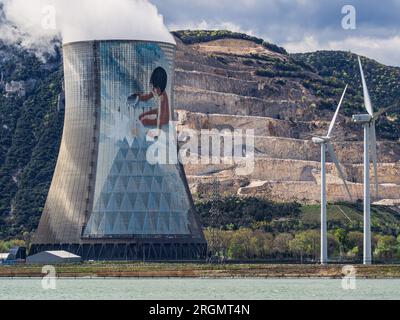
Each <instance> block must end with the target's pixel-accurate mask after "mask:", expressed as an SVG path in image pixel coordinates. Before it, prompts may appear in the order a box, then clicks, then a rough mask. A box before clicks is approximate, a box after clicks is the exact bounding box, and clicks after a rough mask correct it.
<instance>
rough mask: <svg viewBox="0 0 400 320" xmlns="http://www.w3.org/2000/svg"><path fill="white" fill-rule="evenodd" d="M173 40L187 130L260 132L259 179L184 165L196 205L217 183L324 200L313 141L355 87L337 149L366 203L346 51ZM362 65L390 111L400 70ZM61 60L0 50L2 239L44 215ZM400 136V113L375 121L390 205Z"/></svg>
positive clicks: (216, 35) (198, 37) (235, 190)
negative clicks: (9, 87) (303, 51)
mask: <svg viewBox="0 0 400 320" xmlns="http://www.w3.org/2000/svg"><path fill="white" fill-rule="evenodd" d="M175 35H176V37H177V42H178V52H177V70H176V76H177V77H176V87H175V93H176V96H175V104H176V108H177V109H178V114H179V128H180V129H183V128H192V129H212V128H216V129H225V128H227V129H233V128H237V129H254V130H255V142H256V145H255V147H256V161H255V171H254V172H253V173H252V174H250V175H248V176H240V175H237V174H236V170H235V169H236V168H235V166H234V165H187V166H186V171H187V174H188V178H189V182H190V185H191V189H192V191H193V194H194V195H195V196H197V195H199V194H206V193H207V192H208V191H209V190H210V184H212V183H213V181H215V179H216V178H218V179H219V180H220V181H221V183H222V185H223V190H224V193H225V194H226V195H235V196H236V195H239V196H255V197H262V198H269V199H271V200H279V201H283V202H291V201H294V200H296V201H300V202H304V203H315V202H316V201H318V198H319V186H318V181H319V172H320V167H319V157H320V154H319V149H318V148H316V147H315V146H314V145H313V144H312V142H311V141H310V138H311V136H312V135H313V134H325V133H326V131H327V127H328V125H329V121H330V119H331V118H332V115H333V112H334V109H335V107H336V104H337V101H338V99H339V98H340V95H341V93H342V90H343V88H344V86H345V84H346V82H349V83H350V88H349V94H348V96H347V98H346V101H345V104H344V113H343V114H344V115H341V116H340V117H339V121H338V125H337V128H336V135H335V148H336V151H337V154H338V156H339V158H340V160H341V161H342V163H343V164H344V165H345V171H346V175H347V179H348V181H349V183H350V187H351V189H352V192H353V195H354V200H356V199H357V198H361V195H362V192H361V189H362V185H361V181H362V167H361V162H362V158H361V155H362V142H361V137H362V132H361V129H360V128H359V127H358V126H355V125H353V124H352V123H351V121H350V118H349V117H350V116H351V115H352V113H354V112H359V111H360V110H362V97H361V88H360V85H359V81H358V80H355V79H358V77H359V76H358V71H357V69H356V68H355V67H352V65H353V62H354V61H353V60H354V56H350V57H351V59H350V58H349V59H347V58H346V57H345V58H344V60H343V59H342V60H340V59H339V58H338V60H336V58H335V59H334V57H340V56H341V54H340V53H336V52H331V53H329V52H328V53H323V57H322V56H320V54H321V53H316V54H315V55H313V54H310V55H288V54H287V52H286V51H285V50H284V49H283V48H279V47H277V46H275V45H273V44H269V43H265V42H264V41H262V39H257V38H253V37H248V36H246V35H241V34H232V33H229V32H206V31H204V32H189V31H185V32H177V33H175ZM329 54H331V55H332V60H330V59H329ZM325 60H326V63H325V62H324V61H325ZM334 61H337V63H338V67H337V68H336V67H335V65H334V63H335V62H334ZM340 61H342V62H340ZM363 61H364V63H365V65H366V70H367V73H368V74H367V78H368V79H367V80H368V82H369V83H371V86H372V87H373V89H372V90H373V92H374V93H379V92H381V91H380V90H381V89H382V88H381V85H380V83H381V81H384V85H383V86H384V87H385V88H386V89H387V90H388V91H387V92H386V93H385V94H384V95H380V96H379V95H376V96H377V98H375V99H380V98H382V97H384V98H385V99H386V100H385V101H384V102H385V104H386V102H387V103H389V102H391V101H396V99H398V94H399V92H400V91H399V89H398V86H399V81H398V72H399V69H398V68H389V67H385V66H382V65H379V64H377V63H376V62H374V61H372V60H369V59H367V58H363ZM61 62H62V59H61V56H59V55H58V56H56V57H51V58H49V59H48V60H47V62H46V63H44V62H42V61H40V60H38V59H36V58H35V56H34V55H32V54H29V53H27V52H25V51H21V50H19V49H18V48H15V47H10V46H6V45H4V44H0V74H2V77H1V78H0V80H3V81H2V82H1V83H0V139H1V144H0V238H8V237H12V236H15V235H21V234H22V233H24V232H30V231H32V230H34V229H35V228H36V225H37V223H38V220H39V218H40V215H41V211H42V208H43V206H44V202H45V199H46V195H47V191H48V188H49V185H50V182H51V178H52V173H53V170H54V167H55V162H56V158H57V153H58V148H59V143H60V139H61V133H62V126H63V117H64V112H63V110H62V108H61V109H60V108H59V107H60V106H59V104H58V98H59V94H60V93H61V90H62V77H63V75H62V67H61ZM396 72H397V73H396ZM388 75H390V81H389V80H387V76H388ZM396 76H397V82H396ZM32 80H34V84H35V85H34V88H33V89H32V90H31V91H30V90H28V91H27V92H25V93H23V92H22V91H21V90H19V89H18V86H16V89H15V92H8V93H6V84H10V83H11V81H16V82H18V83H21V85H22V86H24V85H26V84H27V83H32ZM396 86H397V87H396ZM389 87H390V88H393V89H390V90H389V89H388V88H389ZM380 88H381V89H380ZM396 88H397V89H396ZM386 89H385V90H386ZM385 104H384V103H382V105H385ZM398 128H399V117H398V113H396V112H393V113H390V114H388V115H385V116H384V117H382V120H381V121H379V123H378V136H379V140H380V142H379V157H380V162H381V164H380V165H379V178H380V183H381V184H382V186H381V198H382V199H389V200H390V201H388V200H385V201H386V202H389V203H391V202H393V201H397V199H398V198H400V196H399V194H400V174H399V173H400V162H399V160H400V144H399V136H400V134H399V132H398ZM328 172H329V196H330V201H342V200H346V201H347V200H348V199H347V197H346V195H345V193H344V189H343V186H342V184H341V182H340V181H339V180H338V178H337V172H336V171H335V169H334V168H333V166H332V165H329V169H328ZM382 199H379V200H382Z"/></svg>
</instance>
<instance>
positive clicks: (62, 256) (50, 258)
mask: <svg viewBox="0 0 400 320" xmlns="http://www.w3.org/2000/svg"><path fill="white" fill-rule="evenodd" d="M81 261H82V258H81V257H79V256H77V255H75V254H72V253H70V252H66V251H44V252H40V253H37V254H35V255H32V256H29V257H28V258H26V263H28V264H63V263H79V262H81Z"/></svg>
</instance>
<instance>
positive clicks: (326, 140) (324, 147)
mask: <svg viewBox="0 0 400 320" xmlns="http://www.w3.org/2000/svg"><path fill="white" fill-rule="evenodd" d="M346 91H347V86H346V88H345V89H344V92H343V95H342V97H341V99H340V102H339V105H338V106H337V109H336V112H335V115H334V116H333V119H332V122H331V124H330V126H329V130H328V134H327V135H326V136H325V137H313V138H312V141H313V142H314V143H315V144H317V145H320V146H321V264H323V265H325V264H327V263H328V237H327V218H326V202H327V196H326V151H328V152H329V155H330V156H331V159H332V161H333V162H334V163H335V166H336V168H337V170H338V172H339V175H340V178H341V179H342V180H343V183H344V185H345V187H346V190H347V193H348V194H349V196H350V199H351V194H350V190H349V188H348V186H347V183H346V179H345V177H344V174H343V171H342V168H341V166H340V163H339V160H338V159H337V157H336V154H335V150H334V148H333V145H332V143H331V139H332V133H333V129H334V127H335V124H336V119H337V117H338V115H339V111H340V107H341V106H342V103H343V100H344V97H345V95H346Z"/></svg>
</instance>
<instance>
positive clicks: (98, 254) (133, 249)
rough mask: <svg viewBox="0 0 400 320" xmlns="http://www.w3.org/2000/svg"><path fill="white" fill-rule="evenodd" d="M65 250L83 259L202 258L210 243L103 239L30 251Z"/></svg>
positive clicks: (41, 246)
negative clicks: (102, 240)
mask: <svg viewBox="0 0 400 320" xmlns="http://www.w3.org/2000/svg"><path fill="white" fill-rule="evenodd" d="M58 250H64V251H67V252H70V253H73V254H76V255H78V256H80V257H81V258H82V259H83V260H84V261H90V260H94V261H201V260H205V259H206V256H207V244H205V243H204V242H203V243H190V242H173V243H172V242H163V241H160V242H154V241H153V242H129V241H120V242H118V241H115V242H114V241H108V242H107V241H104V242H92V243H81V244H59V245H57V244H48V245H46V244H43V245H33V246H32V247H31V249H30V255H33V254H36V253H39V252H43V251H58Z"/></svg>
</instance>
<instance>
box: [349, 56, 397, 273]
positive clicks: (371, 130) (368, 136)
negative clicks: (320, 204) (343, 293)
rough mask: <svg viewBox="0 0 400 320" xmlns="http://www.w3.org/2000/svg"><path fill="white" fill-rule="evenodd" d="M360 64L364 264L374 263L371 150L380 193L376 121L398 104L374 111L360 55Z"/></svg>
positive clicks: (355, 118)
mask: <svg viewBox="0 0 400 320" xmlns="http://www.w3.org/2000/svg"><path fill="white" fill-rule="evenodd" d="M358 64H359V66H360V73H361V81H362V87H363V95H364V105H365V108H366V109H367V112H368V113H367V114H357V115H354V116H353V121H354V122H355V123H360V124H362V125H363V126H364V259H363V260H364V261H363V262H364V264H366V265H368V264H371V263H372V254H371V184H370V180H371V177H370V171H369V170H370V158H369V156H370V151H371V156H372V161H373V165H374V180H375V181H374V182H375V192H376V197H378V195H379V189H378V187H379V185H378V174H377V171H378V156H377V152H376V131H375V122H376V120H377V119H378V118H379V117H380V116H381V115H382V114H384V113H385V112H386V111H388V110H389V109H391V108H393V107H397V106H398V105H392V106H390V107H388V108H385V109H382V110H380V111H378V112H377V113H374V109H373V107H372V103H371V98H370V95H369V92H368V87H367V82H366V81H365V76H364V70H363V67H362V63H361V59H360V57H358Z"/></svg>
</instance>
